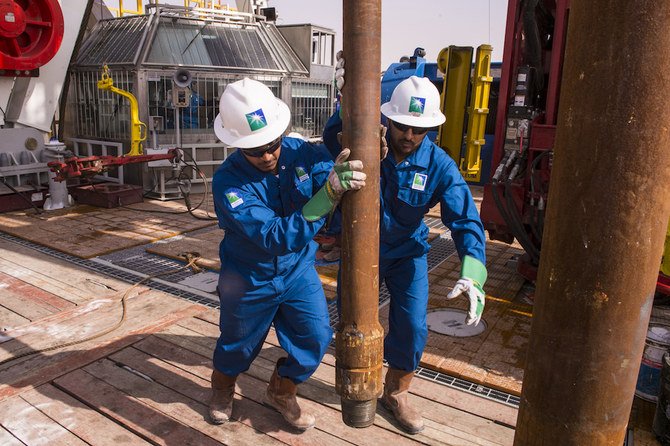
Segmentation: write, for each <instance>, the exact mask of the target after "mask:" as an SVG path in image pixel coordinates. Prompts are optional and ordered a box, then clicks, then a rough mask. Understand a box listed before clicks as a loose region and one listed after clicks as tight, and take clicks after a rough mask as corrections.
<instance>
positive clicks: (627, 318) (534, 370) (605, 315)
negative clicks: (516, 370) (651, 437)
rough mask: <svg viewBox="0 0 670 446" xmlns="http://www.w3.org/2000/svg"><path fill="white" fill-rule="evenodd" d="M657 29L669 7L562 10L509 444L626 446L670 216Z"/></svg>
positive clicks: (580, 5)
mask: <svg viewBox="0 0 670 446" xmlns="http://www.w3.org/2000/svg"><path fill="white" fill-rule="evenodd" d="M668 25H670V3H668V2H658V1H656V0H638V1H635V2H617V4H616V7H614V6H613V3H612V2H611V1H609V0H592V1H588V2H586V1H580V2H574V1H573V2H572V6H571V10H570V23H569V27H568V40H567V51H566V54H565V62H564V64H565V65H564V68H563V76H562V85H561V98H560V99H561V101H560V107H559V113H558V127H557V134H556V144H555V148H554V152H555V155H554V164H553V171H552V178H551V185H550V191H549V200H548V209H547V220H546V221H547V224H546V227H545V231H544V238H543V245H542V254H541V260H540V269H539V276H538V286H537V292H536V303H535V307H534V309H533V322H532V328H531V335H530V345H529V350H528V361H527V364H528V365H527V367H526V370H525V374H524V379H523V389H522V398H521V408H520V412H519V418H518V424H517V431H516V436H515V441H514V444H515V445H516V446H521V445H548V444H552V445H553V444H555V445H562V446H569V445H579V446H583V445H590V446H592V445H617V446H619V445H621V444H623V441H624V436H625V430H626V425H627V422H628V418H629V414H630V410H631V405H632V401H633V396H634V391H635V384H636V377H637V375H638V370H639V367H640V359H641V356H642V352H643V348H644V342H645V336H646V333H647V324H648V321H649V316H650V313H651V308H652V303H653V295H654V286H655V283H656V277H657V275H658V269H659V264H660V260H661V251H662V249H663V239H664V236H665V225H666V223H667V221H668V215H669V214H670V200H669V199H668V197H670V150H669V149H668V147H670V135H669V133H670V128H669V125H668V123H670V101H668V99H667V94H666V92H668V91H670V74H669V73H670V58H668V57H667V55H668V54H670V34H669V33H668V32H667V29H668Z"/></svg>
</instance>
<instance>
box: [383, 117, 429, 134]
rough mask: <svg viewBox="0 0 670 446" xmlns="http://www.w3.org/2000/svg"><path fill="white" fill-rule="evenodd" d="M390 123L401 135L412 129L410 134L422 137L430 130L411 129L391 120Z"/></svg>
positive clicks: (411, 127)
mask: <svg viewBox="0 0 670 446" xmlns="http://www.w3.org/2000/svg"><path fill="white" fill-rule="evenodd" d="M391 123H393V127H395V128H397V129H398V130H400V131H401V132H403V133H405V132H406V131H407V130H409V129H412V133H414V134H415V135H423V134H424V133H426V132H427V131H428V130H430V129H429V128H427V127H413V126H411V125H405V124H400V123H399V122H395V121H393V120H392V121H391Z"/></svg>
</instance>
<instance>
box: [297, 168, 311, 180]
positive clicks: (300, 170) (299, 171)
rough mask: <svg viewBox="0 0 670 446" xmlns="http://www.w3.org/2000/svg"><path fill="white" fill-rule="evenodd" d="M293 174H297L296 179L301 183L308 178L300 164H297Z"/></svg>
mask: <svg viewBox="0 0 670 446" xmlns="http://www.w3.org/2000/svg"><path fill="white" fill-rule="evenodd" d="M295 174H296V175H298V179H299V180H300V182H301V183H302V182H303V181H307V180H309V174H308V173H307V171H306V170H305V168H304V167H302V166H297V167H296V168H295Z"/></svg>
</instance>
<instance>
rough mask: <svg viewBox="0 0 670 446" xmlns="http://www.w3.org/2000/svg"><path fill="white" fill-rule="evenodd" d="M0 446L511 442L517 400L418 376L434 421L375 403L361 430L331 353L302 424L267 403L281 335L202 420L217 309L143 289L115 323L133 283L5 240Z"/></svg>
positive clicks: (302, 392) (418, 399)
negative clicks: (217, 415) (402, 418)
mask: <svg viewBox="0 0 670 446" xmlns="http://www.w3.org/2000/svg"><path fill="white" fill-rule="evenodd" d="M0 271H2V273H1V275H0V283H1V285H0V286H1V288H0V293H1V294H0V295H1V296H2V300H1V301H0V304H1V305H0V311H2V313H1V314H0V321H2V328H3V330H2V332H1V336H2V337H1V338H0V361H6V360H8V359H9V358H11V357H13V356H17V355H22V354H25V353H27V352H31V351H37V353H35V354H31V355H30V356H24V357H20V358H18V359H16V360H12V361H9V362H5V363H2V364H0V444H2V445H23V444H25V445H41V444H49V445H79V444H91V445H108V444H109V445H112V444H113V445H119V444H123V445H135V444H161V445H180V446H181V445H210V444H212V445H214V444H230V445H249V444H258V445H264V444H295V445H317V444H318V445H337V444H361V445H366V444H370V445H378V444H383V443H385V442H386V443H388V442H394V444H399V445H400V444H435V445H438V444H439V445H443V444H446V445H510V444H512V441H513V436H514V430H513V427H512V426H513V425H514V423H515V420H516V409H514V408H512V407H509V406H506V405H503V404H500V403H497V402H494V401H489V400H485V399H482V398H479V397H477V396H474V395H471V394H468V393H464V392H461V391H458V390H454V389H451V388H448V387H446V386H443V385H441V384H438V383H435V382H431V381H428V380H426V379H422V378H417V379H416V380H415V382H414V383H413V388H412V391H413V393H412V396H411V398H412V400H413V403H414V404H415V405H416V406H417V407H419V408H420V410H421V412H422V413H423V414H424V416H425V419H426V429H425V430H424V431H423V432H422V433H420V434H418V435H414V436H410V435H406V434H404V433H403V432H401V431H400V430H399V429H398V428H397V427H396V426H395V424H394V421H393V418H392V415H391V414H390V413H388V412H386V411H385V410H383V409H382V408H381V407H379V408H378V410H377V416H376V419H375V424H374V425H373V426H370V427H368V428H365V429H355V428H351V427H348V426H346V425H345V424H344V423H343V422H342V420H341V414H340V398H339V396H338V395H337V394H336V393H335V389H334V376H335V358H334V355H333V352H332V351H330V352H329V353H328V354H327V355H326V357H325V358H324V361H323V363H322V364H321V366H320V367H319V369H318V370H317V372H316V373H315V374H314V375H313V376H312V378H310V379H309V380H308V381H307V382H306V383H304V384H303V385H301V386H300V387H299V396H300V398H301V401H302V403H303V404H304V405H305V406H307V407H308V408H309V409H310V410H312V411H313V412H314V413H315V414H316V417H317V425H316V428H315V429H312V430H309V431H307V432H304V433H300V432H297V431H295V430H294V429H292V428H290V426H288V425H287V424H286V423H285V421H284V420H283V419H282V417H281V416H280V415H279V414H278V413H276V412H275V411H273V410H272V409H269V408H267V407H266V406H264V405H263V404H262V400H263V394H264V392H265V387H266V385H267V382H268V380H269V378H270V375H271V373H272V370H273V368H274V364H275V362H276V360H277V358H279V357H280V356H281V355H282V350H281V348H280V347H279V345H278V342H277V340H276V338H275V336H274V333H273V332H270V335H269V336H268V339H267V340H266V343H265V345H264V348H263V350H262V352H261V354H260V356H259V357H258V358H257V359H256V361H254V363H253V365H252V367H251V369H250V370H249V371H248V372H247V373H245V374H243V375H242V376H241V377H240V378H239V380H238V385H237V389H236V402H235V409H234V411H233V418H234V419H235V421H234V422H231V423H227V424H224V425H222V426H214V425H212V424H210V423H208V422H207V421H206V410H207V405H206V404H207V400H208V397H209V376H210V374H211V367H212V366H211V352H212V349H213V346H214V343H215V341H216V337H217V335H218V325H217V324H218V310H216V309H212V308H207V307H204V306H201V305H198V304H193V303H190V302H188V301H185V300H182V299H178V298H175V297H173V296H170V295H168V294H165V293H162V292H159V291H156V290H151V289H149V288H146V287H141V286H140V287H138V288H137V289H135V290H133V292H132V293H131V295H130V297H129V298H128V299H127V317H126V320H125V321H124V323H123V325H122V326H121V327H120V328H118V329H117V330H115V331H113V332H111V333H109V334H106V335H104V336H101V337H98V338H95V339H92V340H89V341H87V342H85V343H82V344H75V345H70V346H67V347H62V348H58V349H55V350H48V348H49V347H50V346H53V345H57V344H63V343H69V342H72V341H76V340H77V339H82V338H86V337H90V336H92V335H95V333H98V332H100V331H102V330H104V329H106V328H108V327H110V326H113V325H114V324H115V323H117V321H118V320H119V317H120V315H121V305H120V302H119V299H120V297H121V294H122V293H123V292H124V290H126V289H127V288H128V287H129V285H128V284H126V283H124V282H121V281H118V280H115V279H112V278H109V277H106V276H103V275H100V274H97V273H94V272H91V271H89V270H85V269H82V268H80V267H77V266H75V265H72V264H69V263H68V262H65V261H62V260H59V259H56V258H53V257H49V256H47V255H45V254H41V253H39V252H36V251H33V250H31V249H29V248H26V247H23V246H20V245H17V244H14V243H12V242H8V241H3V240H0Z"/></svg>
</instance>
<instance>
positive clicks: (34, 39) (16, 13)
mask: <svg viewBox="0 0 670 446" xmlns="http://www.w3.org/2000/svg"><path fill="white" fill-rule="evenodd" d="M64 31H65V25H64V22H63V13H62V11H61V8H60V5H59V4H58V1H57V0H0V76H12V77H17V76H18V77H21V76H37V75H38V74H39V73H38V68H39V67H41V66H42V65H44V64H46V63H47V62H48V61H50V60H51V58H53V57H54V55H55V54H56V52H58V49H59V48H60V45H61V42H62V41H63V33H64Z"/></svg>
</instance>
